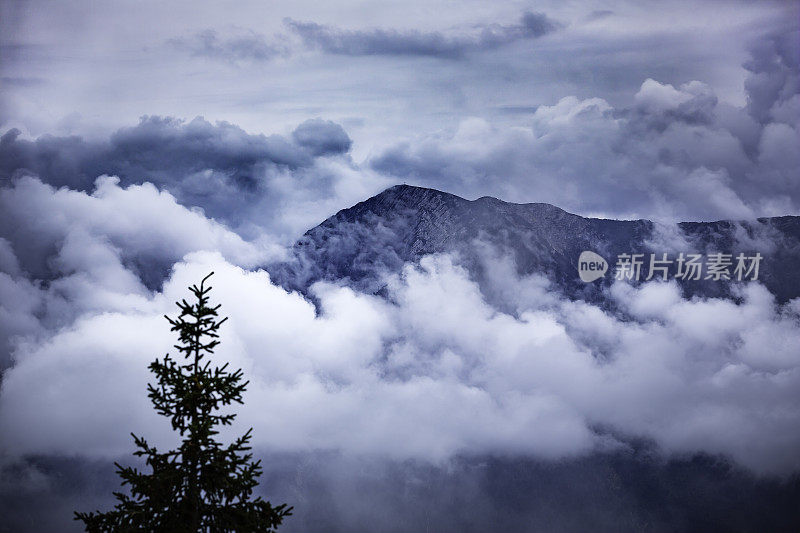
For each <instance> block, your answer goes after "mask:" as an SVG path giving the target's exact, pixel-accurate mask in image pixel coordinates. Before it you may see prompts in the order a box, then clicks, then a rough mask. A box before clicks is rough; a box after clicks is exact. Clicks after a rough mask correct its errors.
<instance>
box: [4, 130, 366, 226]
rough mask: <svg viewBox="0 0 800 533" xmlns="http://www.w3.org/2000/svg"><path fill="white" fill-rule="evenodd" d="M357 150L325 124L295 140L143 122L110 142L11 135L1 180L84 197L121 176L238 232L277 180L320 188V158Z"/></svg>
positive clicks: (125, 181)
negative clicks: (286, 177) (28, 180)
mask: <svg viewBox="0 0 800 533" xmlns="http://www.w3.org/2000/svg"><path fill="white" fill-rule="evenodd" d="M350 144H351V142H350V139H349V137H348V136H347V134H346V133H345V132H344V130H343V129H342V128H341V126H339V125H337V124H335V123H333V122H329V121H327V122H326V121H322V120H316V121H310V122H306V123H304V124H302V125H301V126H300V127H299V128H298V129H297V130H295V132H294V134H293V135H292V136H291V137H286V136H282V135H261V134H259V135H251V134H248V133H247V132H245V131H244V130H242V129H241V128H239V127H238V126H235V125H233V124H230V123H227V122H218V123H216V124H212V123H210V122H208V121H206V120H204V119H203V118H200V117H198V118H195V119H194V120H191V121H189V122H186V121H183V120H179V119H175V118H171V117H158V116H152V117H143V118H142V119H141V120H140V122H139V123H138V124H137V125H136V126H133V127H127V128H121V129H119V130H117V131H116V132H115V133H113V134H112V135H111V136H110V137H109V138H108V140H103V141H88V140H84V139H83V138H81V137H78V136H68V137H58V136H52V135H43V136H41V137H39V138H37V139H35V140H25V139H21V138H20V132H19V130H16V129H11V130H9V131H6V132H5V133H4V134H3V135H2V137H0V179H2V180H9V179H11V178H12V177H13V176H15V175H22V174H33V175H36V176H38V177H39V178H41V179H42V181H44V182H45V183H48V184H50V185H53V186H56V187H62V186H67V187H70V188H72V189H77V190H84V191H85V190H90V189H91V188H92V186H93V184H94V182H95V179H96V178H97V177H98V176H100V175H103V174H108V175H114V176H118V177H119V178H120V180H121V183H122V185H123V186H124V185H127V184H135V183H143V182H145V181H147V182H151V183H154V184H156V185H158V186H159V187H162V188H164V189H166V190H169V191H170V192H171V193H172V194H174V195H175V196H176V197H177V198H178V200H179V201H180V202H181V203H183V204H184V205H192V206H198V207H202V208H203V209H205V210H206V212H207V213H208V214H210V215H211V216H214V217H217V218H219V219H222V220H225V221H228V222H230V223H232V224H234V225H235V224H236V223H237V222H238V221H240V220H241V219H242V217H243V216H244V215H245V214H244V212H243V211H242V209H243V208H244V207H245V206H248V205H251V204H252V203H253V202H259V201H261V200H262V198H263V197H264V196H265V195H266V191H267V188H268V186H269V182H270V180H271V179H272V178H275V177H279V176H281V175H283V174H286V173H290V174H292V175H293V176H294V179H295V187H297V188H298V189H301V188H303V187H305V186H308V185H312V181H314V178H313V176H312V174H313V169H314V166H315V165H316V163H317V160H318V158H319V157H324V156H334V155H339V154H346V153H347V151H348V150H349V148H350ZM303 179H305V180H306V181H308V183H304V182H303ZM326 183H327V180H326V179H325V178H323V177H319V178H318V179H316V183H314V184H313V185H314V186H315V187H317V188H319V189H320V191H323V192H324V191H325V190H326Z"/></svg>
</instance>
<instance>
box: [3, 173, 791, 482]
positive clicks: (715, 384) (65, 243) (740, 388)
mask: <svg viewBox="0 0 800 533" xmlns="http://www.w3.org/2000/svg"><path fill="white" fill-rule="evenodd" d="M2 201H3V202H4V204H5V206H6V209H4V210H3V213H4V216H7V217H10V219H9V220H12V221H13V220H16V221H25V222H26V223H25V224H20V223H18V222H17V223H13V222H11V223H4V224H3V227H7V228H8V227H25V226H27V227H26V229H25V230H24V232H23V230H20V232H19V233H13V234H8V235H7V236H6V237H5V239H6V240H5V241H2V242H4V245H3V248H2V250H3V261H2V264H3V265H4V269H5V270H6V272H5V273H3V274H2V275H1V276H0V279H2V280H3V285H2V286H3V287H4V288H3V292H2V293H0V294H2V296H3V299H2V302H3V310H4V314H3V315H2V316H3V318H4V321H3V323H2V325H3V330H4V331H6V332H7V334H6V337H5V342H6V343H7V345H8V347H9V348H10V349H11V359H12V366H10V367H9V368H7V369H6V370H5V372H4V375H3V387H2V389H1V390H0V428H2V431H0V435H2V441H1V442H0V444H2V448H3V449H4V450H5V453H6V454H12V456H16V455H18V454H22V455H25V454H43V455H52V454H55V455H63V454H66V455H80V456H85V457H93V456H103V457H114V456H117V455H120V454H123V453H124V452H125V450H127V449H128V448H129V442H128V438H127V436H126V435H127V431H120V430H119V421H120V420H123V419H124V420H126V421H128V425H129V426H130V427H126V430H128V429H130V430H134V431H136V432H139V433H144V434H147V435H152V436H153V438H154V440H155V441H156V442H160V443H166V442H169V433H170V432H169V428H168V427H167V426H166V425H165V424H164V421H163V420H159V419H158V417H157V416H156V415H155V414H154V413H153V412H152V410H151V409H150V406H149V405H148V403H147V399H146V397H145V395H144V394H142V391H143V390H144V387H145V384H146V382H147V381H148V379H149V378H150V376H149V375H148V374H147V371H146V366H147V363H148V361H150V360H152V359H153V358H155V357H157V356H160V355H163V354H164V353H166V352H167V351H168V350H170V346H171V344H172V343H173V339H171V335H170V333H169V331H168V328H167V327H166V325H165V324H162V322H163V318H162V315H163V314H164V313H171V312H173V309H172V307H173V303H172V302H174V301H175V300H176V299H179V298H181V297H183V296H184V295H185V287H186V286H187V285H189V284H190V283H192V282H194V281H196V279H198V278H199V277H202V276H203V275H205V273H207V272H209V271H211V270H213V271H215V272H216V275H215V278H214V285H215V287H216V288H215V291H216V295H217V296H216V298H217V299H218V301H219V302H220V303H222V304H223V309H224V311H225V314H227V315H229V316H230V317H231V320H230V322H229V325H228V326H226V329H225V331H223V332H222V336H223V344H222V346H221V349H220V350H219V351H218V354H219V358H220V360H224V361H230V362H231V363H232V364H233V365H235V366H241V367H242V368H243V369H244V371H245V374H246V375H247V376H248V378H249V379H250V380H251V385H250V388H249V392H248V396H247V403H246V406H245V407H244V408H242V410H241V413H242V415H241V424H242V427H244V426H249V425H253V426H254V427H255V435H256V445H257V446H258V447H259V448H260V449H263V450H271V451H283V452H292V451H300V450H306V451H309V450H317V451H320V450H322V451H324V450H328V451H331V450H333V451H336V450H338V451H344V452H348V453H357V454H367V455H373V456H380V457H389V458H395V459H407V458H415V459H422V460H426V461H434V462H437V461H442V460H446V459H447V458H450V457H452V456H454V455H467V456H469V455H481V454H500V455H522V456H534V457H539V458H546V459H557V458H563V457H573V456H581V455H585V454H589V453H593V452H596V451H600V450H609V449H612V450H613V449H616V448H619V447H623V448H624V447H626V446H628V444H627V442H628V441H629V440H630V439H646V440H650V441H652V442H653V443H654V444H655V445H656V447H657V449H659V450H661V451H662V452H663V453H664V454H666V455H675V454H677V455H683V454H689V455H691V454H694V453H699V452H704V453H708V454H712V455H716V454H719V455H722V456H724V457H728V458H730V459H732V460H734V461H735V462H737V463H739V464H741V465H744V466H746V467H748V468H750V469H752V470H754V471H756V472H762V473H763V472H768V473H775V474H780V473H786V472H791V471H794V470H796V469H797V468H798V467H800V457H798V455H797V450H798V449H800V432H798V431H796V430H795V429H794V428H798V427H800V409H798V408H797V406H798V405H800V402H798V400H800V398H799V397H798V391H800V382H799V381H800V359H798V353H797V351H796V349H794V347H796V346H797V344H798V342H800V304H798V302H797V301H792V302H789V303H788V304H787V305H785V306H777V305H776V304H775V302H774V299H773V297H772V295H770V294H769V293H768V292H767V291H766V289H764V288H763V287H761V286H759V285H757V284H751V285H749V286H748V287H746V288H744V289H743V290H742V292H741V294H740V297H741V302H740V303H736V302H734V301H728V300H714V299H710V300H691V301H689V300H683V299H682V298H681V296H680V291H679V289H678V288H677V287H676V286H675V285H673V284H664V283H652V284H647V285H644V286H642V287H640V288H638V289H636V288H632V287H629V286H627V285H615V286H614V287H613V288H612V290H611V292H610V294H609V298H611V299H613V300H614V302H615V303H616V305H617V306H618V307H619V308H620V309H622V311H620V314H610V313H609V312H607V311H604V310H603V309H601V308H599V307H596V306H593V305H590V304H587V303H582V302H580V301H577V302H576V301H569V300H565V299H563V298H562V297H561V296H560V295H559V293H558V292H557V291H555V290H553V289H551V288H549V287H548V285H547V283H546V282H545V281H543V280H542V279H541V278H538V277H536V276H534V277H530V278H522V279H520V278H517V277H515V276H514V275H513V267H508V275H498V276H497V277H496V278H494V279H493V281H492V282H493V283H495V284H496V285H497V287H496V288H495V290H494V291H493V292H495V293H498V294H513V295H515V301H514V303H515V306H514V308H515V312H513V313H512V314H509V313H508V312H502V311H500V310H498V309H497V308H495V307H493V306H492V305H490V304H488V303H487V302H486V300H485V299H484V297H483V295H482V293H481V291H480V289H479V288H478V285H477V284H476V283H475V282H473V281H471V280H470V278H469V275H468V274H467V273H466V272H465V271H463V270H462V269H461V268H460V267H458V266H455V265H454V263H453V262H452V260H451V259H450V258H449V257H448V256H429V257H426V258H424V259H423V260H422V262H421V264H420V265H419V266H418V267H414V266H410V265H409V266H408V267H406V268H405V269H404V270H403V272H402V273H401V274H400V275H398V276H395V277H392V278H390V279H389V280H388V283H389V285H388V294H387V297H386V298H381V297H377V296H369V295H365V294H361V293H358V292H354V291H353V290H352V289H349V288H347V287H345V286H336V285H330V284H324V283H320V284H317V285H315V286H314V288H313V294H314V296H315V298H316V299H317V301H318V307H315V305H314V304H312V303H310V302H309V301H307V300H306V299H304V298H303V297H302V296H301V295H299V294H297V293H287V292H286V291H285V290H284V289H282V288H280V287H277V286H275V285H273V284H271V282H270V279H269V276H268V275H267V274H266V273H265V272H263V271H248V270H244V269H242V266H248V265H252V264H253V263H254V262H256V261H258V260H259V257H260V254H261V253H263V250H259V249H257V248H255V247H254V246H253V245H251V244H248V243H246V242H244V241H242V240H241V239H240V238H239V237H238V236H237V235H236V234H234V233H232V232H230V231H229V230H227V229H226V228H224V227H222V226H220V225H219V224H216V223H214V222H213V221H210V220H206V219H205V218H204V217H203V216H202V214H200V213H199V212H196V211H194V212H193V211H191V210H188V209H186V208H183V207H181V206H179V205H178V204H177V203H176V202H175V200H174V198H173V197H171V196H170V195H169V194H167V193H163V192H161V193H159V192H158V191H157V190H156V189H155V188H154V187H153V186H151V185H144V186H130V187H127V188H121V187H120V186H119V185H118V183H117V182H116V181H115V180H113V179H111V178H106V179H102V180H99V181H98V183H97V186H96V189H95V191H94V192H93V193H92V194H91V195H88V194H86V193H81V192H76V191H68V190H63V189H62V190H54V189H52V188H50V187H48V186H46V185H43V184H41V183H40V182H38V181H37V180H35V179H32V178H26V179H23V180H21V181H19V182H18V183H17V184H16V186H15V187H14V188H13V189H10V190H6V191H4V195H3V197H2ZM37 202H38V203H39V204H40V207H38V208H35V209H31V207H30V206H31V205H33V204H35V203H37ZM44 205H47V206H48V207H47V208H44V207H43V206H44ZM145 207H146V209H147V210H148V212H147V213H145V212H143V211H142V209H143V208H145ZM32 212H36V213H49V214H50V216H49V217H48V218H42V217H41V216H38V217H37V218H38V220H36V221H34V219H32V218H30V215H28V213H32ZM99 221H104V222H103V223H102V224H100V222H99ZM32 242H33V243H37V245H38V246H40V248H37V247H31V248H26V246H25V244H26V243H32ZM134 258H137V259H138V260H141V261H161V262H162V263H163V264H164V265H172V266H171V273H170V274H169V277H168V279H167V281H166V282H165V283H164V285H163V289H161V290H158V291H155V292H154V291H151V290H148V289H147V288H146V287H145V286H144V285H143V284H142V282H141V281H140V279H139V277H138V275H137V271H136V269H135V266H133V265H135V260H134ZM41 263H45V264H48V265H50V269H51V270H50V274H49V278H50V279H51V281H49V282H47V283H42V282H41V281H37V279H41V278H40V277H37V276H35V275H34V274H32V273H31V272H32V271H33V270H34V266H36V265H38V264H41ZM173 263H174V264H173ZM504 265H505V263H504V262H503V261H498V262H497V264H492V265H488V266H489V268H491V269H492V270H493V271H494V272H505V271H506V270H504V269H505V268H507V265H505V266H504ZM143 331H146V332H148V334H147V335H142V334H141V332H143ZM98 399H102V401H98ZM269 428H281V429H280V431H272V430H270V429H269ZM54 432H55V433H56V434H58V435H59V436H60V438H59V439H57V440H54V439H52V438H51V436H52V435H53V434H54Z"/></svg>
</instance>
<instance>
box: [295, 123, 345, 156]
mask: <svg viewBox="0 0 800 533" xmlns="http://www.w3.org/2000/svg"><path fill="white" fill-rule="evenodd" d="M292 138H293V139H294V141H295V142H296V143H297V144H299V145H300V146H303V147H304V148H308V149H309V150H311V153H312V154H314V155H315V156H321V155H330V154H345V153H347V152H349V151H350V146H352V144H353V141H351V140H350V137H348V136H347V132H345V131H344V128H342V127H341V126H340V125H339V124H336V123H335V122H331V121H330V120H322V119H309V120H306V121H305V122H303V123H302V124H300V125H299V126H297V128H295V130H294V131H293V132H292Z"/></svg>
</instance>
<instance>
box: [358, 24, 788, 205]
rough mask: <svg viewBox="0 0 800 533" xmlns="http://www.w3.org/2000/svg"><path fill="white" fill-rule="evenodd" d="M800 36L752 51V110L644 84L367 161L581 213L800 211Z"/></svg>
mask: <svg viewBox="0 0 800 533" xmlns="http://www.w3.org/2000/svg"><path fill="white" fill-rule="evenodd" d="M797 36H798V33H797V31H796V30H795V31H791V32H785V33H783V34H779V35H775V36H773V37H771V38H770V39H768V40H767V42H768V43H771V44H770V46H769V47H768V48H767V51H766V52H765V51H763V50H762V49H761V48H759V47H756V48H755V49H754V51H753V59H752V60H751V61H750V62H749V63H748V65H749V66H748V69H749V70H750V71H751V75H750V77H748V79H747V83H746V87H747V88H748V94H749V103H748V106H747V107H746V108H734V107H732V106H730V105H727V104H722V103H720V102H719V101H718V98H717V97H716V95H715V94H714V91H713V90H712V89H711V87H709V86H708V85H706V84H704V83H701V82H698V81H692V82H688V83H685V84H683V85H680V86H678V87H675V86H673V85H670V84H666V83H660V82H658V81H656V80H653V79H647V80H645V81H644V82H643V83H642V84H641V87H640V89H639V91H638V92H637V93H636V94H635V96H634V98H633V101H632V102H631V103H630V105H629V106H627V107H614V106H612V105H611V104H610V103H608V102H607V101H606V100H603V99H601V98H584V99H581V98H577V97H574V96H568V97H564V98H561V99H560V100H559V101H558V102H557V103H555V104H553V105H547V106H539V107H538V108H536V110H535V111H534V112H532V113H531V114H530V115H529V119H528V121H527V123H526V124H524V125H517V126H513V127H503V126H496V125H493V124H491V123H490V122H488V121H487V120H485V119H481V118H470V119H464V120H462V122H461V124H460V125H459V127H458V128H457V129H456V130H455V131H454V132H452V133H450V134H441V133H438V134H436V135H431V136H430V137H428V138H425V137H419V138H417V139H415V140H414V141H411V142H406V143H403V144H397V145H395V146H394V147H391V148H389V149H387V150H386V151H385V152H384V153H383V154H381V155H379V156H377V157H375V158H373V159H372V161H371V165H372V167H373V168H374V169H376V170H378V171H380V172H383V173H386V174H390V175H393V176H396V177H397V178H398V179H403V180H404V181H405V180H410V181H412V182H414V183H418V184H422V185H428V186H433V187H437V188H440V189H444V190H448V191H451V192H455V193H457V194H461V195H466V196H480V195H483V194H487V193H490V194H494V195H495V196H498V197H501V198H515V199H517V200H518V201H544V202H549V203H553V204H555V205H558V206H560V207H562V208H565V209H567V210H571V211H574V212H580V213H584V214H588V213H599V214H603V215H606V216H612V217H625V218H628V217H633V218H639V217H641V218H663V219H668V220H676V219H684V220H690V219H691V220H698V219H701V220H713V219H743V218H752V217H753V216H763V215H783V214H788V213H792V212H796V211H797V210H798V209H800V188H798V181H797V180H796V179H794V176H795V175H796V169H797V166H798V160H797V150H793V149H791V148H790V146H794V145H798V144H800V133H798V121H797V116H796V114H795V111H793V110H794V107H796V105H795V102H800V94H798V87H797V83H796V79H797V78H798V72H800V71H798V66H797V61H796V58H795V57H794V56H792V55H791V54H789V53H784V52H783V51H785V50H788V49H789V43H792V42H794V41H796V40H797ZM763 56H766V57H763ZM765 72H766V74H765ZM790 72H791V73H793V75H791V76H790V75H789V74H788V73H790ZM767 109H768V110H771V111H769V112H767V111H765V110H767ZM787 120H788V122H787ZM699 191H703V192H702V193H698V192H699Z"/></svg>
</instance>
